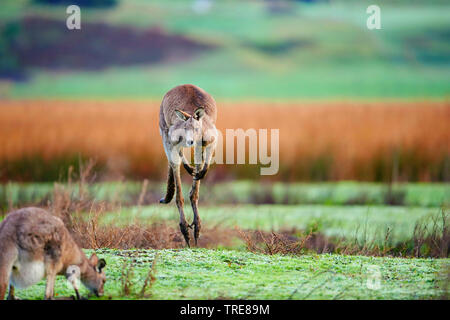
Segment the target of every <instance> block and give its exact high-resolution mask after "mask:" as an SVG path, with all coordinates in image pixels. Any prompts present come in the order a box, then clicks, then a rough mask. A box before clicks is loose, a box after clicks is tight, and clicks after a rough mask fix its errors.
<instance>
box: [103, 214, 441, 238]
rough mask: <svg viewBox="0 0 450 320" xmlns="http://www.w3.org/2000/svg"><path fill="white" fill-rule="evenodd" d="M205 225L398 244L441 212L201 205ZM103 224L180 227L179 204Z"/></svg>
mask: <svg viewBox="0 0 450 320" xmlns="http://www.w3.org/2000/svg"><path fill="white" fill-rule="evenodd" d="M199 211H200V216H201V219H202V224H203V225H204V226H209V227H213V226H220V227H224V228H234V227H239V228H241V229H252V230H266V231H280V230H291V229H293V228H296V229H300V230H306V231H307V232H309V231H319V232H322V233H324V234H325V235H328V236H337V237H345V238H347V239H354V238H357V239H358V240H363V239H364V238H365V239H366V240H368V241H371V240H372V239H375V240H376V241H377V242H381V241H383V240H384V237H385V235H386V231H387V229H388V228H389V229H390V231H391V238H390V239H391V240H392V241H393V242H394V243H397V242H400V241H404V240H409V239H411V237H412V235H413V232H414V226H415V224H416V222H418V221H427V222H426V223H427V224H428V223H431V221H430V220H429V219H427V218H430V217H432V216H437V215H438V214H439V213H440V210H439V209H438V208H417V207H416V208H408V207H388V206H321V205H304V206H298V205H259V206H258V205H237V206H220V207H210V206H201V205H200V209H199ZM185 214H186V217H187V219H188V220H189V221H191V220H192V212H191V209H190V208H189V207H188V206H186V210H185ZM104 219H105V220H104V221H103V222H104V223H110V222H111V221H113V220H115V221H118V222H119V223H124V224H125V223H130V222H131V221H140V222H143V223H153V222H161V221H165V222H168V223H170V224H172V225H173V226H174V227H176V226H178V221H179V216H178V211H177V208H176V206H175V205H171V206H165V205H151V206H147V207H142V208H137V207H134V208H124V209H122V210H121V211H119V212H111V213H109V214H108V215H107V216H105V218H104Z"/></svg>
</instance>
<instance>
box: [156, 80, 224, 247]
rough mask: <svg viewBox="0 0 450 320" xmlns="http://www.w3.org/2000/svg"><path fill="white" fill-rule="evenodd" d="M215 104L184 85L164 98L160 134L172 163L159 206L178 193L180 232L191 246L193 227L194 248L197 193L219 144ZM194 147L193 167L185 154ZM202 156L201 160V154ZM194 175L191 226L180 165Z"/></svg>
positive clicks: (190, 86) (198, 223)
mask: <svg viewBox="0 0 450 320" xmlns="http://www.w3.org/2000/svg"><path fill="white" fill-rule="evenodd" d="M216 119H217V108H216V102H215V101H214V99H213V97H212V96H211V95H209V94H208V93H206V92H205V91H204V90H203V89H201V88H199V87H197V86H194V85H192V84H185V85H181V86H177V87H175V88H173V89H171V90H170V91H169V92H167V93H166V95H165V96H164V98H163V100H162V103H161V108H160V112H159V131H160V134H161V136H162V140H163V144H164V150H165V152H166V156H167V160H168V161H169V174H168V178H167V191H166V195H165V197H164V198H162V199H161V200H160V201H159V202H160V203H169V202H170V201H171V200H172V198H173V196H174V193H175V190H176V204H177V208H178V212H179V213H180V230H181V233H182V234H183V236H184V239H185V240H186V243H187V245H188V246H189V232H188V227H189V228H192V225H193V226H194V238H195V245H197V239H198V237H199V234H200V228H201V224H200V217H199V215H198V209H197V206H198V194H199V188H200V180H201V179H203V177H204V176H205V175H206V173H207V171H208V169H209V166H210V164H211V158H212V155H213V153H214V150H215V148H216V144H217V129H216V127H215V122H216ZM191 147H194V150H195V151H194V158H195V159H196V160H195V161H194V162H195V166H194V167H192V166H191V165H190V164H189V161H188V160H187V159H186V157H185V156H184V154H183V148H191ZM199 154H200V155H201V158H200V157H199V156H198V155H199ZM181 162H182V163H183V166H184V168H185V169H186V171H187V172H188V173H189V174H190V175H192V176H193V177H194V178H193V182H192V188H191V191H190V193H189V198H190V200H191V206H192V210H193V212H194V221H193V222H192V224H191V225H188V224H187V222H186V218H185V216H184V211H183V204H184V198H183V193H182V190H181V179H180V164H181Z"/></svg>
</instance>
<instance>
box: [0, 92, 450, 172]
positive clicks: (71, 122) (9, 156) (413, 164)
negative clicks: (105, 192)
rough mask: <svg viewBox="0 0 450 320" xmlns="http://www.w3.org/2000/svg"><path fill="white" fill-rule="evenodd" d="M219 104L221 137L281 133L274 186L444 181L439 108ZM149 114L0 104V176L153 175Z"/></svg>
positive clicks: (443, 125) (449, 134)
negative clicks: (78, 168) (47, 172)
mask: <svg viewBox="0 0 450 320" xmlns="http://www.w3.org/2000/svg"><path fill="white" fill-rule="evenodd" d="M218 107H219V114H218V120H217V127H218V129H219V130H221V131H222V132H225V129H226V128H230V129H237V128H242V129H244V130H245V129H248V128H255V129H260V128H262V129H279V130H280V131H279V132H280V142H279V145H280V172H279V174H278V175H276V176H273V177H270V178H271V179H273V180H288V181H293V180H336V179H356V180H368V181H374V180H377V181H379V180H383V181H387V180H389V179H391V178H392V177H393V178H394V179H396V180H400V181H406V180H410V181H417V180H418V181H430V180H432V181H443V180H448V179H449V173H448V172H449V170H450V169H449V168H450V156H449V155H450V130H449V123H450V104H449V103H448V102H442V101H441V102H438V101H434V102H430V101H428V102H425V101H424V102H305V103H300V102H299V103H269V102H220V101H219V102H218ZM158 112H159V101H139V100H119V101H93V100H79V101H77V100H73V101H67V100H64V101H54V100H51V101H47V100H24V101H2V102H1V104H0V163H1V164H2V169H1V170H0V178H1V180H3V181H7V180H9V179H17V180H27V179H28V180H30V179H37V180H39V179H44V180H45V177H44V176H42V175H39V172H38V173H35V172H34V171H33V172H31V171H30V172H27V170H28V169H27V168H28V167H29V165H24V164H30V163H32V162H33V161H37V160H39V163H40V164H44V165H50V164H51V163H52V161H53V162H54V161H61V159H65V158H70V157H72V158H71V159H73V158H74V157H75V158H76V156H77V155H78V154H79V155H82V156H83V157H84V158H88V157H94V158H95V159H97V161H98V163H100V164H102V166H103V168H104V171H103V173H104V177H105V178H116V177H118V176H120V175H125V176H128V177H134V178H144V177H146V178H150V179H161V178H163V177H164V176H165V175H166V165H167V161H166V158H165V155H164V150H163V147H162V142H161V138H160V135H159V131H158ZM17 163H21V165H17ZM254 168H259V166H249V165H243V166H235V165H234V166H231V165H216V168H215V169H214V170H213V171H215V173H213V174H212V175H213V177H215V178H217V179H221V178H224V177H237V178H240V177H241V178H242V177H243V178H249V177H253V175H254V174H257V173H258V172H259V171H256V170H254ZM30 170H31V169H30ZM33 170H35V171H36V169H33Z"/></svg>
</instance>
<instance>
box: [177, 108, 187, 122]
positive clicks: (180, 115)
mask: <svg viewBox="0 0 450 320" xmlns="http://www.w3.org/2000/svg"><path fill="white" fill-rule="evenodd" d="M175 113H176V115H177V116H178V118H180V119H181V120H183V121H186V120H187V119H189V117H190V116H189V114H187V113H186V112H183V111H181V110H180V109H175Z"/></svg>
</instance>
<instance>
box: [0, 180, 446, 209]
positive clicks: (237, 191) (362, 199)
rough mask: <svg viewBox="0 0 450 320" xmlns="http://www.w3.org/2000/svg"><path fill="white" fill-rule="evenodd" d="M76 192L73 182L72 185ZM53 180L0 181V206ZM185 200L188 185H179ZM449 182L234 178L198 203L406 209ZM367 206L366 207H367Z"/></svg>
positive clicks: (116, 186) (151, 191) (435, 204)
mask: <svg viewBox="0 0 450 320" xmlns="http://www.w3.org/2000/svg"><path fill="white" fill-rule="evenodd" d="M62 185H63V186H64V185H66V186H67V184H64V183H62ZM71 188H72V189H73V192H74V193H75V194H76V193H78V192H79V187H78V185H76V184H75V185H73V186H71ZM53 190H54V184H53V183H17V182H9V183H6V184H0V207H1V209H2V210H5V209H6V208H7V207H8V206H9V205H10V206H13V207H20V206H24V205H28V204H33V203H41V202H43V201H44V202H45V200H46V199H47V200H50V199H52V197H53ZM142 190H143V183H140V182H131V181H127V182H103V183H94V184H91V185H89V186H87V188H86V192H88V193H89V195H90V196H91V197H92V198H94V199H95V200H97V201H108V202H115V201H118V200H120V202H121V203H122V204H125V205H127V206H133V205H137V204H138V199H139V195H140V194H141V192H142ZM164 190H165V183H161V182H149V183H148V184H147V186H146V189H145V192H144V199H143V204H155V203H158V200H159V199H160V198H161V196H162V194H163V193H164ZM184 191H185V197H186V198H187V196H188V195H187V191H188V190H187V189H186V188H185V189H184ZM449 201H450V185H449V184H448V183H433V184H431V183H402V184H394V185H392V187H391V188H389V185H386V184H381V183H362V182H351V181H341V182H335V183H333V182H328V183H280V182H277V183H274V184H269V183H256V182H253V181H234V182H222V183H215V184H208V188H202V190H201V192H200V202H201V203H202V204H207V205H227V204H228V205H229V204H251V203H252V204H289V205H305V204H315V205H324V206H333V205H334V206H336V205H339V206H342V205H367V206H382V205H397V206H406V207H422V208H439V207H441V206H448V205H449V204H450V203H449ZM368 208H369V207H368Z"/></svg>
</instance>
